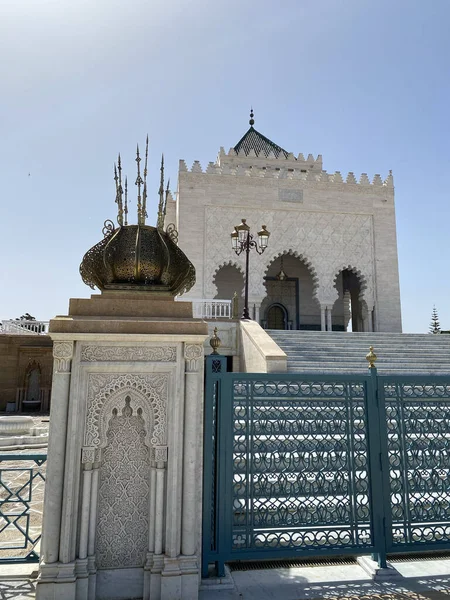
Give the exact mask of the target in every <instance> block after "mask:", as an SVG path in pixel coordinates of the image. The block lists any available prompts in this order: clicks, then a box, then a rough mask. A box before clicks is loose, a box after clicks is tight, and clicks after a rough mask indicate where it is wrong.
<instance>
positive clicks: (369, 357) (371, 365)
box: [366, 346, 377, 369]
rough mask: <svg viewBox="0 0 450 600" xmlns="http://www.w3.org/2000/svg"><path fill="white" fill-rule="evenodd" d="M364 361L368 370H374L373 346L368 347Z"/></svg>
mask: <svg viewBox="0 0 450 600" xmlns="http://www.w3.org/2000/svg"><path fill="white" fill-rule="evenodd" d="M366 360H367V362H368V363H369V369H375V361H376V360H377V355H376V354H375V352H374V351H373V346H370V348H369V354H366Z"/></svg>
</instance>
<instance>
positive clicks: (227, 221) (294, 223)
mask: <svg viewBox="0 0 450 600" xmlns="http://www.w3.org/2000/svg"><path fill="white" fill-rule="evenodd" d="M251 212H252V218H251V223H250V222H249V225H250V226H251V227H252V228H253V229H254V232H256V231H257V230H258V228H259V227H260V226H261V224H264V225H266V226H267V229H268V230H269V231H270V232H271V236H270V241H269V246H268V248H267V250H266V252H265V253H264V254H263V255H261V256H258V255H257V254H256V252H255V253H253V254H252V256H251V265H250V274H249V293H250V296H253V297H260V298H264V297H265V296H266V288H265V285H264V283H265V280H264V276H265V273H266V272H267V269H268V268H269V266H270V264H271V263H272V262H273V260H274V259H275V258H277V257H278V256H279V255H281V254H284V253H292V254H294V255H296V256H299V257H300V258H302V259H303V260H304V262H305V263H306V264H307V265H308V267H309V268H310V270H312V272H313V273H314V277H315V283H316V285H315V295H316V297H317V299H318V300H319V302H320V303H321V304H332V303H333V302H334V301H335V300H336V298H337V290H336V288H335V287H334V286H335V279H336V276H337V275H338V273H339V272H340V271H341V270H342V269H344V268H349V267H350V268H352V269H353V270H355V271H357V273H358V274H360V278H361V279H362V280H363V282H364V290H363V294H362V297H363V298H364V299H365V301H366V303H367V304H368V305H369V306H370V305H373V298H374V292H373V290H374V274H373V263H374V258H373V257H374V250H373V223H372V216H371V215H368V214H351V213H332V212H312V211H311V212H309V211H299V212H296V211H292V210H281V209H280V210H257V209H254V208H252V211H251ZM243 216H245V215H243V213H242V209H241V208H239V209H238V208H234V207H226V208H225V207H218V206H207V207H206V208H205V238H204V239H205V240H213V242H211V243H207V244H206V245H205V251H204V282H205V283H204V286H205V287H204V291H203V294H204V297H205V298H214V296H215V295H216V294H217V288H216V286H215V284H214V273H215V271H216V270H217V268H218V267H219V266H220V265H222V264H223V262H224V260H227V259H228V258H229V257H230V252H231V250H230V248H229V246H230V231H231V230H232V228H233V226H234V225H235V224H237V223H239V222H240V220H241V218H242V217H243ZM233 260H236V261H237V262H238V264H239V265H244V261H245V253H242V254H241V255H240V256H239V257H235V256H234V257H233Z"/></svg>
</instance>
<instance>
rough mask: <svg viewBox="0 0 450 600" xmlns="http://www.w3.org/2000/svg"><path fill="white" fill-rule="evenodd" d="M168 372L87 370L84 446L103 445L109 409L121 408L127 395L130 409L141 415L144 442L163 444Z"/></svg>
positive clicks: (165, 430) (164, 443)
mask: <svg viewBox="0 0 450 600" xmlns="http://www.w3.org/2000/svg"><path fill="white" fill-rule="evenodd" d="M169 376H170V375H169V373H145V374H130V373H127V374H117V373H89V375H88V394H87V413H86V426H85V435H84V446H86V447H91V448H99V447H102V448H103V447H105V445H106V431H107V429H108V424H109V420H110V418H111V413H112V411H113V410H117V411H119V410H121V407H122V406H123V403H124V401H125V398H127V397H129V399H130V407H131V409H132V410H133V411H134V412H135V413H136V414H142V415H143V417H144V421H145V425H146V438H145V443H146V444H147V446H148V447H149V448H151V447H152V446H166V445H167V400H168V388H169Z"/></svg>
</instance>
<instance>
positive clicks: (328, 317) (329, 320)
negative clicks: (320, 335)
mask: <svg viewBox="0 0 450 600" xmlns="http://www.w3.org/2000/svg"><path fill="white" fill-rule="evenodd" d="M327 330H328V331H333V327H332V322H331V306H327Z"/></svg>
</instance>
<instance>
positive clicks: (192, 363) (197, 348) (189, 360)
mask: <svg viewBox="0 0 450 600" xmlns="http://www.w3.org/2000/svg"><path fill="white" fill-rule="evenodd" d="M203 356H204V350H203V346H202V345H201V344H186V345H185V346H184V358H185V360H186V371H187V372H188V373H195V372H197V371H199V370H200V364H201V363H200V361H201V360H202V359H203Z"/></svg>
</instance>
